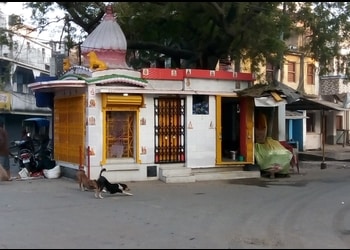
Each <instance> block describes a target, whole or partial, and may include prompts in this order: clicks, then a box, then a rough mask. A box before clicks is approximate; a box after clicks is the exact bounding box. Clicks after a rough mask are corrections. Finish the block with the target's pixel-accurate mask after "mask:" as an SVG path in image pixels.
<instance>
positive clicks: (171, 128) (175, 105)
mask: <svg viewBox="0 0 350 250" xmlns="http://www.w3.org/2000/svg"><path fill="white" fill-rule="evenodd" d="M154 113H155V115H154V116H155V117H154V118H155V119H154V120H155V127H154V130H155V162H156V163H178V162H185V99H182V98H155V99H154Z"/></svg>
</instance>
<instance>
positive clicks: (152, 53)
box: [28, 2, 350, 74]
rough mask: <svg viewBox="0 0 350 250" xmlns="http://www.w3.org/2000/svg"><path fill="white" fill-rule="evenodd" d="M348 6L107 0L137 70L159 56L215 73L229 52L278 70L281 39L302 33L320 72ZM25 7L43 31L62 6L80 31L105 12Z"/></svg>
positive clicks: (92, 5) (94, 6) (88, 5)
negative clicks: (52, 11) (113, 0)
mask: <svg viewBox="0 0 350 250" xmlns="http://www.w3.org/2000/svg"><path fill="white" fill-rule="evenodd" d="M282 3H283V4H282ZM55 6H56V7H55ZM282 6H283V8H282ZM349 6H350V5H349V3H347V2H307V3H306V2H247V3H245V2H201V3H193V2H116V3H113V9H114V12H115V13H116V16H117V21H118V23H119V25H120V26H121V28H122V30H123V31H124V33H125V36H126V38H127V42H128V55H130V61H132V62H133V66H134V67H136V68H140V67H143V66H147V65H149V64H150V62H152V61H158V62H159V61H161V60H162V58H164V56H165V57H170V58H171V59H172V62H173V65H172V67H178V68H180V67H186V68H203V69H214V67H215V66H216V63H217V61H218V59H219V58H223V57H225V58H226V57H227V56H228V55H229V56H230V57H231V58H232V59H233V60H234V61H235V62H238V61H240V60H243V61H247V60H248V61H249V62H250V63H251V70H252V71H253V72H254V71H256V70H257V69H258V68H259V65H260V64H261V63H264V62H265V61H266V60H268V61H269V62H273V63H274V64H275V65H276V67H277V68H278V65H279V64H280V63H281V60H283V57H282V56H281V55H284V54H285V52H286V50H287V48H286V44H285V42H284V40H285V39H287V38H288V37H289V36H290V34H291V33H293V32H300V33H303V34H309V36H308V37H307V39H308V41H309V44H308V45H307V46H305V47H304V48H302V51H303V53H304V54H305V55H308V56H312V57H313V58H315V60H317V61H319V62H320V65H321V67H320V74H324V73H325V72H326V69H327V68H329V65H331V60H333V58H334V57H335V56H337V55H338V54H339V53H338V52H339V48H340V47H339V46H340V45H341V44H342V43H343V42H344V40H345V39H346V38H347V37H348V33H349V31H350V26H349V24H348V23H347V13H348V11H346V10H347V9H348V8H349ZM28 7H31V8H32V10H33V19H34V20H36V22H37V24H38V25H39V26H40V27H42V28H44V27H45V25H46V23H45V22H46V20H47V19H46V18H45V13H46V12H47V9H48V8H54V7H55V8H60V9H62V10H63V11H64V12H65V13H66V17H65V21H66V23H74V24H76V25H78V26H79V27H81V32H80V33H81V34H89V33H91V32H92V31H93V30H94V28H95V27H96V26H97V25H98V23H99V22H100V21H101V19H102V17H103V15H104V13H105V5H104V4H103V3H102V2H101V3H100V2H81V3H74V2H69V3H68V2H30V3H28ZM300 23H301V24H302V26H300V25H299V26H297V25H296V24H300ZM71 27H72V26H70V27H68V26H65V28H66V30H65V33H66V36H68V37H69V39H68V40H69V41H71V43H74V42H75V43H77V41H74V39H75V36H74V34H77V32H73V31H72V30H70V29H71ZM131 55H134V56H133V57H132V56H131ZM343 60H346V58H343ZM238 66H239V65H237V67H238ZM236 70H237V71H239V68H238V69H237V68H236Z"/></svg>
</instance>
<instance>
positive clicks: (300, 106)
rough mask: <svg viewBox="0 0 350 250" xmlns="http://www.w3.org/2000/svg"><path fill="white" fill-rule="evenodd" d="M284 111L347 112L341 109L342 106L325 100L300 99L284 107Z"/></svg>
mask: <svg viewBox="0 0 350 250" xmlns="http://www.w3.org/2000/svg"><path fill="white" fill-rule="evenodd" d="M286 110H294V111H295V110H338V111H344V110H349V109H346V108H343V104H340V103H334V102H329V101H325V100H316V99H309V98H305V97H302V98H300V99H299V100H298V101H295V102H292V103H289V104H287V105H286Z"/></svg>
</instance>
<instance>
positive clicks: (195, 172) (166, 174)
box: [159, 166, 261, 183]
mask: <svg viewBox="0 0 350 250" xmlns="http://www.w3.org/2000/svg"><path fill="white" fill-rule="evenodd" d="M260 177H261V175H260V170H259V171H243V170H241V168H237V166H233V167H213V168H197V169H191V168H186V167H184V166H161V167H160V168H159V179H160V180H161V181H163V182H165V183H181V182H182V183H186V182H195V181H211V180H229V179H242V178H260Z"/></svg>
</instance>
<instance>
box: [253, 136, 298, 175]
mask: <svg viewBox="0 0 350 250" xmlns="http://www.w3.org/2000/svg"><path fill="white" fill-rule="evenodd" d="M254 156H255V161H256V163H257V164H258V165H259V166H260V170H264V171H269V170H271V169H274V170H277V171H276V173H281V174H288V173H289V170H290V167H291V165H290V164H291V159H292V157H293V154H292V153H291V152H290V151H289V150H288V149H286V148H285V147H284V146H283V145H282V144H281V143H280V142H279V141H276V140H274V139H272V138H271V137H267V138H266V141H265V143H255V155H254Z"/></svg>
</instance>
